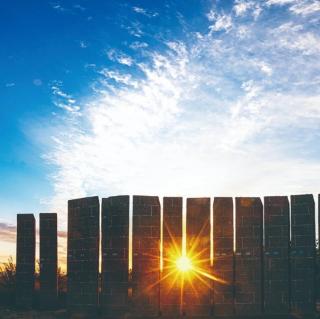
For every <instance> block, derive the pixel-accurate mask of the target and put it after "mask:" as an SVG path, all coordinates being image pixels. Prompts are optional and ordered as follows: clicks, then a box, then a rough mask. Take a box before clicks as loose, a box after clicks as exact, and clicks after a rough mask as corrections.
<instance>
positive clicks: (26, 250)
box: [16, 214, 36, 309]
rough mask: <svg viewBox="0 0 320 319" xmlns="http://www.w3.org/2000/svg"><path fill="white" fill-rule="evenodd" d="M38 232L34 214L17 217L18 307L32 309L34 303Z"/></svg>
mask: <svg viewBox="0 0 320 319" xmlns="http://www.w3.org/2000/svg"><path fill="white" fill-rule="evenodd" d="M35 251H36V232H35V219H34V216H33V214H18V215H17V252H16V253H17V255H16V267H17V268H16V305H17V307H19V308H25V309H30V308H32V303H33V293H34V272H35Z"/></svg>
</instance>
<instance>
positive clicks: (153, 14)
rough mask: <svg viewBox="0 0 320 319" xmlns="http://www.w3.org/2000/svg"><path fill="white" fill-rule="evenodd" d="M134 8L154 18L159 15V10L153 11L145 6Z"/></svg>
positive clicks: (135, 10)
mask: <svg viewBox="0 0 320 319" xmlns="http://www.w3.org/2000/svg"><path fill="white" fill-rule="evenodd" d="M132 10H133V11H134V12H136V13H139V14H142V15H144V16H146V17H148V18H154V17H157V16H158V15H159V13H158V12H151V11H149V10H146V9H144V8H141V7H133V8H132Z"/></svg>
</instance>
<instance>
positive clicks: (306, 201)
mask: <svg viewBox="0 0 320 319" xmlns="http://www.w3.org/2000/svg"><path fill="white" fill-rule="evenodd" d="M291 225H292V226H291V232H292V233H291V311H292V313H294V314H299V315H301V314H302V315H303V314H311V313H313V312H314V311H315V208H314V200H313V196H312V195H294V196H291Z"/></svg>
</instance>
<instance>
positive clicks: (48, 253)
mask: <svg viewBox="0 0 320 319" xmlns="http://www.w3.org/2000/svg"><path fill="white" fill-rule="evenodd" d="M57 255H58V253H57V214H54V213H50V214H40V299H41V301H40V304H41V307H42V308H44V309H48V308H54V307H55V306H56V302H57V259H58V258H57Z"/></svg>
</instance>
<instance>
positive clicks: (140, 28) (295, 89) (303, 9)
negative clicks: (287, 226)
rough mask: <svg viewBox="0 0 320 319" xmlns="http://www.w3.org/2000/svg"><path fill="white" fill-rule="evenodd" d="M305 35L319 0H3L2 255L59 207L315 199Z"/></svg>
mask: <svg viewBox="0 0 320 319" xmlns="http://www.w3.org/2000/svg"><path fill="white" fill-rule="evenodd" d="M319 30H320V2H319V1H317V0H265V1H256V0H236V1H212V0H211V1H209V0H187V1H182V0H163V1H148V0H145V1H135V0H132V1H122V0H117V1H98V0H95V1H92V0H91V1H89V0H74V1H73V0H66V1H43V0H41V1H40V0H39V1H36V0H35V1H24V0H20V1H19V0H11V1H1V3H0V37H1V50H0V98H1V107H0V136H1V139H0V176H1V187H0V246H1V251H0V261H1V260H3V259H5V258H7V256H8V255H10V254H11V255H14V254H15V250H14V249H15V245H14V242H15V235H14V233H15V223H16V214H17V213H20V212H26V213H29V212H32V213H35V214H36V215H37V214H38V213H39V212H58V213H59V224H60V229H61V230H65V229H66V205H67V200H68V199H70V198H77V197H83V196H87V195H88V196H89V195H99V196H105V197H106V196H110V195H118V194H152V195H160V196H162V195H172V196H173V195H191V196H215V195H217V196H223V195H224V196H264V195H290V194H301V193H313V194H315V195H316V194H317V193H318V192H319V191H320V161H319V157H320V143H319V137H320V31H319ZM60 237H61V238H65V232H61V233H60ZM61 242H63V240H62V241H61ZM62 246H63V244H61V247H60V249H63V250H64V248H63V247H62Z"/></svg>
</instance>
